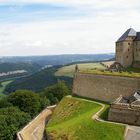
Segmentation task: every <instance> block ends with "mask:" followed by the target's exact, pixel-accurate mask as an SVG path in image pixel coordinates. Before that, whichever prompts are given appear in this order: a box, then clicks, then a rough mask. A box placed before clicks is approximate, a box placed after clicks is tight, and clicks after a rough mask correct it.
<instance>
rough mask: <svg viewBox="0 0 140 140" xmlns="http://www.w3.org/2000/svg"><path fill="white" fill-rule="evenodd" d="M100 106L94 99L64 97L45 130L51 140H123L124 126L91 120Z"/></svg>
mask: <svg viewBox="0 0 140 140" xmlns="http://www.w3.org/2000/svg"><path fill="white" fill-rule="evenodd" d="M101 108H102V106H101V105H99V104H98V103H97V102H94V101H90V100H85V99H81V98H77V97H71V96H67V97H64V98H63V99H62V101H61V102H60V103H59V104H58V106H57V107H56V109H55V111H54V114H53V116H52V118H51V120H50V121H49V123H48V126H47V128H46V131H47V132H48V134H49V136H51V137H52V139H53V140H123V135H124V130H125V126H123V125H116V124H112V123H106V122H99V121H96V120H92V116H93V115H94V114H96V112H98V111H99V110H100V109H101ZM107 108H108V106H107V105H106V107H105V110H104V112H103V114H106V110H107ZM106 115H107V114H106Z"/></svg>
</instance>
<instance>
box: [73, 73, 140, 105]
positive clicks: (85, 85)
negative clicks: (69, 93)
mask: <svg viewBox="0 0 140 140" xmlns="http://www.w3.org/2000/svg"><path fill="white" fill-rule="evenodd" d="M136 91H140V78H131V77H120V76H107V75H96V74H84V73H76V74H75V77H74V83H73V94H75V95H78V96H83V97H87V98H93V99H96V100H101V101H106V102H113V101H115V100H116V99H117V98H118V97H119V96H120V95H122V96H124V97H125V96H130V95H132V94H133V93H134V92H136Z"/></svg>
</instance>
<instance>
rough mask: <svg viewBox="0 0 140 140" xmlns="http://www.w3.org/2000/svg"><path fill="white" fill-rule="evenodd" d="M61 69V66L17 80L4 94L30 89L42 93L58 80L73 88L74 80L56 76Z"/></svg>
mask: <svg viewBox="0 0 140 140" xmlns="http://www.w3.org/2000/svg"><path fill="white" fill-rule="evenodd" d="M59 67H60V66H54V67H50V68H47V69H43V70H41V71H38V72H36V73H34V74H32V75H30V76H27V77H22V78H19V79H16V80H15V81H13V82H12V83H10V84H9V85H8V86H7V87H6V89H5V91H4V92H5V93H7V94H8V93H11V92H13V91H15V90H17V89H29V90H33V91H36V92H40V91H42V90H43V89H44V88H46V87H48V86H50V85H53V84H55V83H57V82H58V80H64V81H66V83H67V84H68V85H70V86H71V85H72V78H69V77H64V76H60V77H57V76H55V75H54V73H55V72H56V71H57V69H58V68H59Z"/></svg>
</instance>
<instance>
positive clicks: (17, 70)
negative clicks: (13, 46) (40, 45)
mask: <svg viewBox="0 0 140 140" xmlns="http://www.w3.org/2000/svg"><path fill="white" fill-rule="evenodd" d="M39 69H41V66H40V65H39V64H36V63H19V62H16V63H13V62H3V63H0V81H4V80H7V79H11V78H15V77H20V76H25V75H29V74H31V73H35V72H37V71H38V70H39Z"/></svg>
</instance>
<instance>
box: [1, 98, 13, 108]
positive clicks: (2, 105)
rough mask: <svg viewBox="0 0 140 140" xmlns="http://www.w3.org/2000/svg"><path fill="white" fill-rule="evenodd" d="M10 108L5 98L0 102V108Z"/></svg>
mask: <svg viewBox="0 0 140 140" xmlns="http://www.w3.org/2000/svg"><path fill="white" fill-rule="evenodd" d="M10 106H12V104H11V103H10V102H8V100H7V97H5V98H2V99H1V100H0V108H6V107H10Z"/></svg>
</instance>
